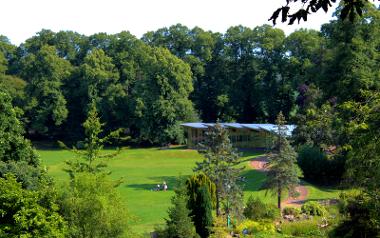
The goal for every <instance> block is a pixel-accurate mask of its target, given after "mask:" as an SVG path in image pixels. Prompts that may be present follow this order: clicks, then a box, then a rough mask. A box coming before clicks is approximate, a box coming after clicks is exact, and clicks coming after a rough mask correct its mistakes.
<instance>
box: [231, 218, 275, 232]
mask: <svg viewBox="0 0 380 238" xmlns="http://www.w3.org/2000/svg"><path fill="white" fill-rule="evenodd" d="M245 229H246V230H248V233H249V234H255V233H258V232H264V233H268V234H269V233H270V234H273V233H275V231H276V228H275V226H274V224H273V222H272V221H260V222H258V221H252V220H245V221H243V222H242V223H240V224H239V225H238V226H237V227H236V228H235V232H236V233H239V234H243V230H245Z"/></svg>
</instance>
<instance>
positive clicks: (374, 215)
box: [333, 192, 380, 238]
mask: <svg viewBox="0 0 380 238" xmlns="http://www.w3.org/2000/svg"><path fill="white" fill-rule="evenodd" d="M341 200H343V201H344V204H343V206H342V205H341V212H342V213H343V214H344V215H345V219H343V221H342V222H341V223H340V224H339V225H338V227H337V228H336V229H335V230H334V231H333V232H334V234H333V235H334V237H358V238H362V237H380V225H379V224H380V216H379V207H380V202H379V200H378V199H374V198H373V197H371V196H368V195H367V194H364V193H358V192H350V193H343V194H342V195H341Z"/></svg>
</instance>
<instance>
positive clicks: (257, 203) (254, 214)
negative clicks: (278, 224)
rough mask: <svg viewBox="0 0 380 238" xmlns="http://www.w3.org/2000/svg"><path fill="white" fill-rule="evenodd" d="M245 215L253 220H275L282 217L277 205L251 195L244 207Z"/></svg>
mask: <svg viewBox="0 0 380 238" xmlns="http://www.w3.org/2000/svg"><path fill="white" fill-rule="evenodd" d="M243 214H244V216H245V217H246V218H248V219H251V220H256V221H257V220H263V219H269V220H274V219H276V218H279V217H280V211H279V210H278V209H277V207H276V206H275V205H272V204H266V203H263V202H262V201H261V200H260V199H259V198H253V197H252V196H250V197H249V199H248V201H247V205H246V207H245V208H244V213H243Z"/></svg>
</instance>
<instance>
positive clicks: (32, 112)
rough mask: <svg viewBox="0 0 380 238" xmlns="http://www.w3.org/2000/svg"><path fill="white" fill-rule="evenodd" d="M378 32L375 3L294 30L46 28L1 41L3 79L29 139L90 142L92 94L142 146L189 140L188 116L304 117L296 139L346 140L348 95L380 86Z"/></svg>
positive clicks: (357, 96) (109, 125)
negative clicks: (352, 16) (356, 13)
mask: <svg viewBox="0 0 380 238" xmlns="http://www.w3.org/2000/svg"><path fill="white" fill-rule="evenodd" d="M341 10H342V7H340V8H339V7H338V9H337V11H338V12H339V11H341ZM378 31H379V22H378V11H376V10H375V8H374V7H373V6H370V5H368V4H367V5H366V6H365V7H363V17H361V18H357V19H356V20H354V21H343V20H334V21H331V22H330V23H328V24H325V25H323V26H322V29H321V31H320V32H318V31H314V30H304V29H302V30H298V31H296V32H294V33H292V34H290V35H289V36H285V34H284V32H283V31H282V30H280V29H275V28H272V27H271V26H269V25H263V26H258V27H255V28H253V29H251V28H248V27H244V26H235V27H231V28H229V29H228V30H227V31H226V32H225V33H224V34H221V33H214V32H210V31H204V30H202V29H201V28H199V27H195V28H193V29H189V28H187V27H186V26H183V25H180V24H177V25H173V26H171V27H168V28H162V29H158V30H157V31H154V32H147V33H146V34H145V35H143V37H142V38H141V39H137V38H136V37H134V36H133V35H131V34H130V33H128V32H121V33H118V34H114V35H108V34H105V33H98V34H94V35H91V36H84V35H81V34H78V33H75V32H70V31H61V32H57V33H55V32H52V31H50V30H42V31H40V32H39V33H37V34H36V35H35V36H33V37H32V38H29V39H27V40H26V41H25V42H24V43H22V44H21V45H20V46H18V47H16V46H14V45H12V44H11V43H10V42H9V40H8V39H7V38H6V37H4V36H2V37H1V38H0V83H1V84H2V85H4V86H3V88H5V89H6V90H7V91H8V92H9V94H11V95H12V101H13V104H14V105H15V106H17V107H19V108H21V109H22V110H23V111H24V114H23V117H22V120H23V122H24V123H25V125H26V128H27V129H26V131H27V132H28V134H29V136H38V137H42V138H52V137H53V138H59V139H77V138H83V129H82V128H81V123H82V122H83V121H84V120H85V118H86V115H87V112H88V110H89V104H90V102H91V101H95V103H96V105H97V107H98V108H99V113H100V116H101V118H102V121H103V122H105V123H106V131H112V130H115V129H117V128H124V129H125V132H126V133H128V134H129V135H131V136H132V138H133V140H134V141H135V142H137V143H150V144H158V143H169V142H178V141H181V140H182V139H183V137H182V132H181V128H180V126H179V124H180V123H181V122H184V121H194V120H202V121H216V120H217V119H220V120H222V121H238V122H274V121H275V119H276V115H277V114H278V112H279V111H282V112H283V114H284V116H285V117H286V118H288V119H289V121H290V122H291V123H294V122H296V123H297V124H301V125H305V126H304V127H301V128H299V131H300V135H301V136H300V137H299V138H297V140H298V142H300V143H305V142H310V141H314V142H315V144H322V145H325V146H326V147H328V146H329V145H333V144H340V145H345V144H346V142H347V141H349V131H347V130H346V129H347V128H348V127H347V126H348V123H349V122H350V118H352V116H353V114H355V113H354V112H353V111H352V110H351V109H350V108H353V107H352V105H351V104H350V103H351V102H352V103H354V102H358V103H360V102H365V100H366V98H365V97H366V96H365V92H364V91H371V90H372V91H373V90H377V89H378V83H377V80H376V79H377V77H378V67H377V63H378V47H379V40H378V39H379V37H378ZM350 105H351V106H350ZM321 108H323V110H320V109H321ZM337 114H339V116H338V117H336V118H338V119H335V120H332V119H331V118H333V117H332V116H331V115H337ZM328 118H330V119H331V120H328ZM324 120H327V121H324ZM306 121H307V123H306ZM318 122H320V123H318ZM346 122H348V123H346ZM313 123H314V124H313ZM327 125H331V126H332V125H334V128H335V129H334V131H331V130H329V129H328V128H331V127H328V126H327ZM335 125H338V126H335ZM312 128H318V129H320V130H318V132H320V131H322V133H309V132H310V131H306V130H311V129H312ZM336 128H338V129H336ZM336 130H340V132H343V131H344V133H339V136H335V134H334V133H335V132H336ZM308 136H309V137H311V138H307V137H308ZM337 140H339V141H337Z"/></svg>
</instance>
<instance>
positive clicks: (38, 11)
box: [0, 0, 333, 45]
mask: <svg viewBox="0 0 380 238" xmlns="http://www.w3.org/2000/svg"><path fill="white" fill-rule="evenodd" d="M284 2H285V0H191V1H190V0H186V1H185V0H107V1H105V0H2V1H1V9H0V35H5V36H7V37H8V38H9V39H10V41H11V42H12V43H13V44H16V45H19V44H20V43H22V42H24V41H25V40H26V39H28V38H30V37H32V36H34V35H35V34H36V33H37V32H39V31H40V30H41V29H50V30H52V31H55V32H57V31H60V30H71V31H76V32H78V33H81V34H84V35H91V34H94V33H98V32H107V33H110V34H114V33H118V32H121V31H130V32H131V33H132V34H133V35H135V36H137V37H141V36H142V35H143V34H144V33H146V32H147V31H153V30H157V29H159V28H162V27H169V26H171V25H174V24H177V23H181V24H183V25H186V26H187V27H189V28H193V27H194V26H198V27H201V28H202V29H204V30H211V31H214V32H221V33H224V32H225V31H226V30H227V29H228V28H229V27H231V26H236V25H243V26H246V27H250V28H253V27H255V26H259V25H263V24H272V23H271V22H268V19H269V18H270V16H271V15H272V13H273V11H275V10H276V9H277V8H278V7H280V6H281V5H282V4H283V3H284ZM332 13H333V9H330V11H329V12H328V13H324V12H322V11H321V12H319V13H318V14H313V15H310V16H309V17H308V21H307V22H306V23H305V22H301V24H300V25H298V24H297V23H295V25H294V26H288V25H286V24H281V23H278V25H277V26H276V27H278V28H281V29H283V30H284V31H285V33H286V34H290V33H291V32H293V31H294V30H296V29H298V28H301V27H302V28H310V29H316V30H319V29H320V25H321V24H323V23H327V22H328V21H329V20H330V19H332V17H331V16H332Z"/></svg>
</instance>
